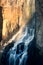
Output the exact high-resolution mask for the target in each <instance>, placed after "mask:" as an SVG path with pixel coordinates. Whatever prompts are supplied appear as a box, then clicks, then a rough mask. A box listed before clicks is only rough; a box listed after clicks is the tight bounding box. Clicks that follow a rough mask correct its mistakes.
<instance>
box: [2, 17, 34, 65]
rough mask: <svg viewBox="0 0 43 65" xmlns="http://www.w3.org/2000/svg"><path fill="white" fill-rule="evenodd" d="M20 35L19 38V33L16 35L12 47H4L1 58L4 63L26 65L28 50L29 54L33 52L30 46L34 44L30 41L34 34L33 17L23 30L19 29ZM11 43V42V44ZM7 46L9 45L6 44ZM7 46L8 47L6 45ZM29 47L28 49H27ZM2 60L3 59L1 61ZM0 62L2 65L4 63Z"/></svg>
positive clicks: (6, 64)
mask: <svg viewBox="0 0 43 65" xmlns="http://www.w3.org/2000/svg"><path fill="white" fill-rule="evenodd" d="M20 33H22V34H21V36H20V38H19V35H18V36H17V39H18V38H19V39H18V40H16V41H15V42H13V44H14V45H13V47H11V48H10V49H9V50H8V49H7V52H6V48H7V47H6V48H5V51H4V54H3V55H5V57H6V58H5V59H4V56H3V58H2V62H3V63H4V62H5V63H4V64H5V65H27V59H28V56H29V55H28V52H29V54H30V55H32V54H31V53H33V51H30V49H31V50H32V49H33V48H31V46H34V43H33V42H32V41H33V40H34V34H35V17H34V16H33V18H32V19H31V20H30V23H29V24H28V25H27V26H25V28H24V29H23V31H22V32H21V31H20ZM11 45H12V44H11ZM8 46H9V45H8ZM8 48H9V47H8ZM28 49H29V51H28ZM3 60H4V61H3ZM4 64H2V65H4Z"/></svg>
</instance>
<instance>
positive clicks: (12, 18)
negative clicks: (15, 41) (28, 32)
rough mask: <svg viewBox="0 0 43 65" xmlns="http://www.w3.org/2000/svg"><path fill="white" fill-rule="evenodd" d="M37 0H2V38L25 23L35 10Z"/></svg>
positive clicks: (0, 4)
mask: <svg viewBox="0 0 43 65" xmlns="http://www.w3.org/2000/svg"><path fill="white" fill-rule="evenodd" d="M34 2H35V0H31V1H30V0H1V3H0V6H1V7H3V10H2V16H3V29H2V38H3V39H6V38H7V37H8V36H9V35H10V33H12V32H14V31H15V30H17V29H19V28H20V27H21V26H23V25H25V24H26V23H27V21H28V20H29V19H30V18H31V16H32V14H33V12H34V7H35V6H33V5H35V4H34Z"/></svg>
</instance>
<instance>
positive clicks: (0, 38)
mask: <svg viewBox="0 0 43 65" xmlns="http://www.w3.org/2000/svg"><path fill="white" fill-rule="evenodd" d="M2 25H3V16H2V6H0V41H1V40H2Z"/></svg>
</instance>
